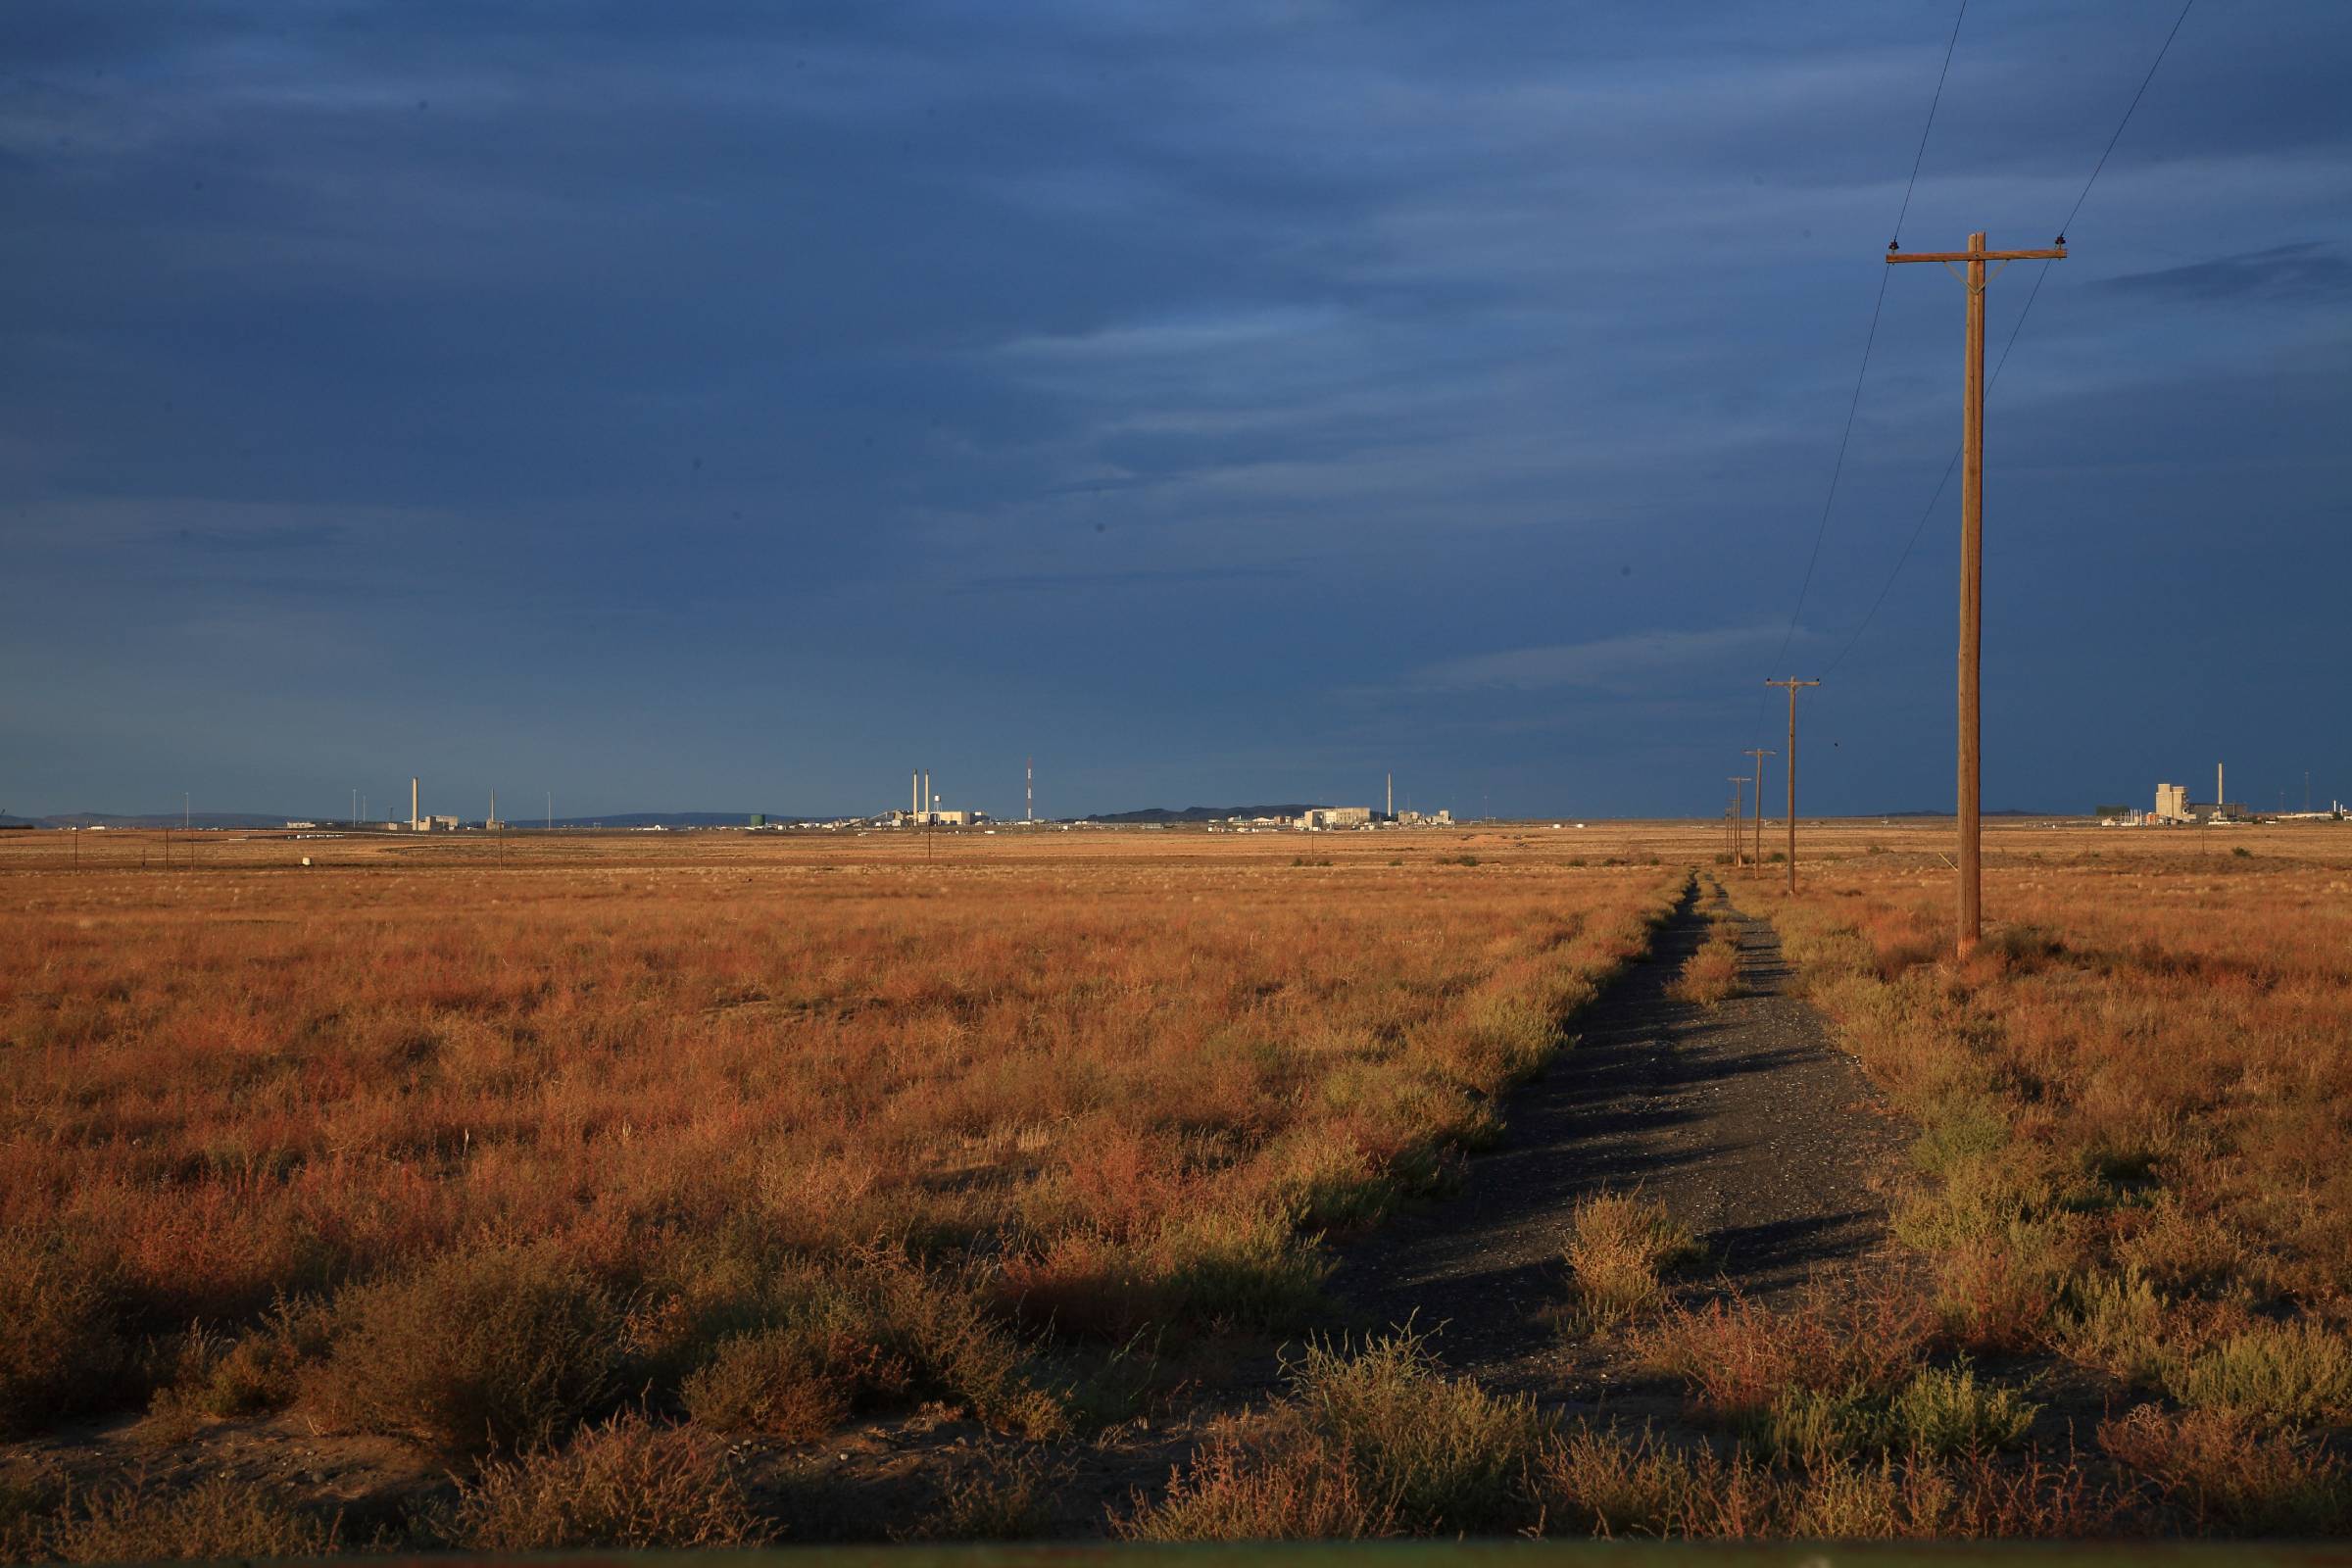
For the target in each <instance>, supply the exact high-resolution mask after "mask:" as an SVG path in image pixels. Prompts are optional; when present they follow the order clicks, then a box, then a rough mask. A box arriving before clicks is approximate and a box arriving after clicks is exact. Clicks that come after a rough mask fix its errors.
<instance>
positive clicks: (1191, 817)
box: [1081, 804, 1315, 822]
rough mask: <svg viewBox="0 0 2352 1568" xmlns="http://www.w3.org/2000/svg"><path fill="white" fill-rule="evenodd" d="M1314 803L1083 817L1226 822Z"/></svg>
mask: <svg viewBox="0 0 2352 1568" xmlns="http://www.w3.org/2000/svg"><path fill="white" fill-rule="evenodd" d="M1314 809H1315V807H1314V805H1305V806H1300V805H1297V804H1293V805H1288V806H1187V807H1184V808H1183V809H1176V808H1174V807H1167V806H1148V807H1146V808H1144V809H1142V810H1140V811H1101V812H1098V813H1096V814H1095V815H1093V816H1089V817H1084V818H1081V820H1083V821H1088V822H1222V821H1224V820H1225V819H1226V818H1227V817H1229V816H1240V817H1250V816H1298V815H1300V814H1302V813H1304V812H1307V811H1311V810H1314Z"/></svg>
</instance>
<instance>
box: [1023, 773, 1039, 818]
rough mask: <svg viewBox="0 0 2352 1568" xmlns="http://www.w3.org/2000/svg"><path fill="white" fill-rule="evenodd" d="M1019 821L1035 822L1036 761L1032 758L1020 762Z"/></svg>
mask: <svg viewBox="0 0 2352 1568" xmlns="http://www.w3.org/2000/svg"><path fill="white" fill-rule="evenodd" d="M1021 789H1022V792H1023V793H1022V797H1021V820H1022V821H1024V822H1034V821H1036V820H1037V759H1036V758H1034V757H1030V758H1024V759H1023V760H1022V761H1021Z"/></svg>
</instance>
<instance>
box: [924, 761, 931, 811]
mask: <svg viewBox="0 0 2352 1568" xmlns="http://www.w3.org/2000/svg"><path fill="white" fill-rule="evenodd" d="M923 814H924V815H925V816H929V815H930V814H931V770H930V769H929V768H927V767H926V768H924V769H923Z"/></svg>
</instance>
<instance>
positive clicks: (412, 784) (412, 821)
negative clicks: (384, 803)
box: [409, 779, 417, 827]
mask: <svg viewBox="0 0 2352 1568" xmlns="http://www.w3.org/2000/svg"><path fill="white" fill-rule="evenodd" d="M416 825H417V781H416V780H415V779H411V780H409V826H411V827H415V826H416Z"/></svg>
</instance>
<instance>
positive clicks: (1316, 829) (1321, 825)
mask: <svg viewBox="0 0 2352 1568" xmlns="http://www.w3.org/2000/svg"><path fill="white" fill-rule="evenodd" d="M1371 825H1372V808H1370V807H1369V806H1318V807H1316V808H1314V809H1312V810H1309V811H1307V812H1305V813H1304V814H1302V815H1301V816H1300V817H1299V831H1300V832H1303V833H1328V832H1330V831H1331V830H1332V829H1334V828H1347V827H1370V826H1371Z"/></svg>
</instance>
